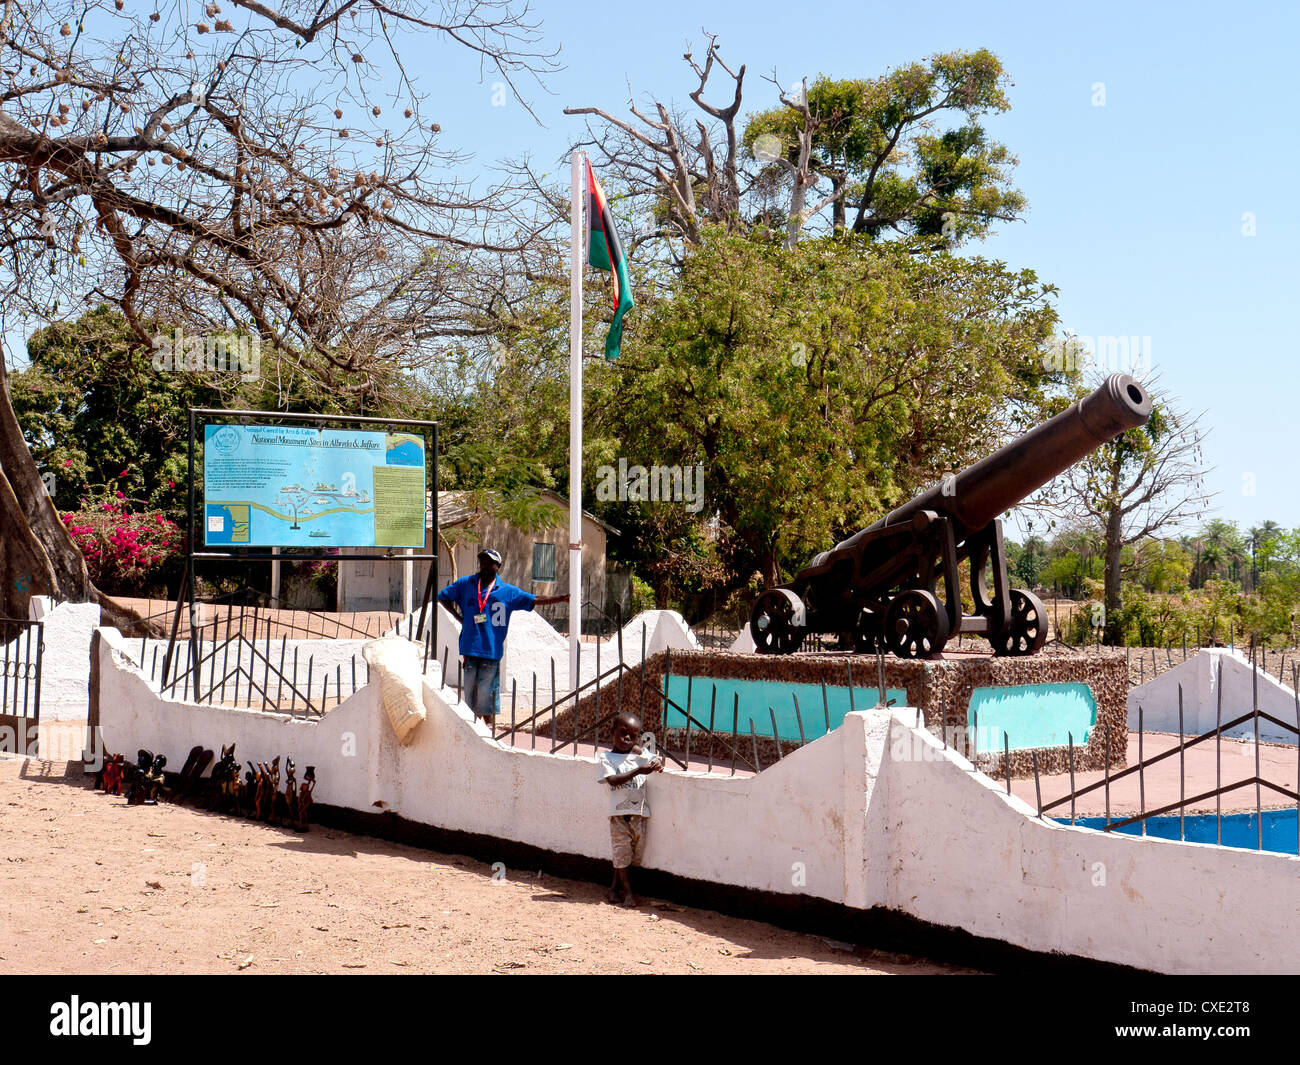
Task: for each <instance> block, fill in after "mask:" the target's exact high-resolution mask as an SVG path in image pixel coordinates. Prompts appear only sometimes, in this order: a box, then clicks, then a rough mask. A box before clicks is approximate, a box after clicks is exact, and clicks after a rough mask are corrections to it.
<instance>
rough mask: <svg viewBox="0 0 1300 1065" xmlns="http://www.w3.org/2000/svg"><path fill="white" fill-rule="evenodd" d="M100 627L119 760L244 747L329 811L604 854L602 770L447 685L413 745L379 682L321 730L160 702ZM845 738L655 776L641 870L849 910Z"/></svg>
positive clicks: (103, 716)
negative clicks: (779, 755) (753, 770)
mask: <svg viewBox="0 0 1300 1065" xmlns="http://www.w3.org/2000/svg"><path fill="white" fill-rule="evenodd" d="M100 631H101V633H102V634H103V643H102V645H101V655H100V677H101V688H100V728H101V733H102V737H103V746H104V748H105V749H106V750H108V751H109V752H112V753H119V752H122V753H125V754H127V756H128V757H130V756H131V755H133V754H134V752H135V751H136V749H137V748H140V747H145V748H147V749H149V750H152V751H154V752H155V753H163V754H166V755H167V757H168V759H169V760H171V764H172V766H173V767H175V768H179V764H180V762H183V760H184V758H185V756H186V755H187V754H188V752H189V750H190V748H191V747H193V746H195V745H196V744H200V743H201V744H203V745H204V746H206V747H209V748H211V749H212V750H213V751H214V752H218V753H219V751H220V748H221V745H223V744H228V743H231V742H235V743H236V745H237V747H236V754H237V755H238V756H239V758H240V759H241V761H242V762H244V763H247V762H248V761H249V760H253V761H269V760H270V759H271V758H273V757H275V756H276V755H277V754H279V755H287V756H289V757H292V758H293V759H294V761H295V763H297V765H298V767H299V779H301V774H302V771H303V767H304V766H306V765H308V764H310V765H315V766H316V775H317V779H318V781H319V783H318V785H317V789H316V798H317V800H318V801H320V802H326V803H330V804H333V805H337V806H344V807H349V808H351V809H356V810H363V811H372V812H373V810H374V809H376V808H378V809H384V810H390V811H393V812H395V813H398V814H400V815H401V816H403V817H405V818H408V819H410V820H412V821H418V822H421V823H424V824H429V825H435V826H437V827H440V828H448V829H457V830H460V831H465V832H478V833H483V834H486V835H491V836H496V837H499V838H502V839H510V840H516V841H518V842H522V843H528V844H531V845H533V846H537V847H543V848H546V849H549V850H555V851H559V852H562V853H568V854H581V855H586V856H588V857H592V858H608V857H609V853H610V850H609V848H610V842H609V814H608V805H607V803H608V791H607V786H606V785H602V784H601V783H600V782H599V781H598V779H597V767H596V762H595V760H594V759H592V758H589V757H563V756H554V755H549V754H542V753H541V752H536V751H531V750H521V749H514V748H510V747H504V746H502V745H500V744H498V743H496V742H495V741H494V740H492V739H490V738H489V736H488V732H487V730H486V728H485V727H484V726H483V725H482V724H480V723H478V722H477V721H475V720H474V719H473V715H472V714H471V712H470V710H469V708H468V707H466V706H465V705H464V704H463V703H457V702H456V701H455V693H454V690H452V689H450V688H439V687H438V686H437V685H436V682H434V683H426V684H425V688H424V701H425V706H426V708H427V710H428V712H429V716H428V718H427V720H426V721H425V722H424V724H422V725H421V726H419V728H418V729H417V730H416V732H415V734H414V737H413V738H412V741H411V743H410V744H409V745H408V746H406V747H403V746H401V745H400V744H399V743H398V742H397V738H396V736H395V735H394V734H393V731H392V729H391V727H390V726H389V724H388V720H387V717H386V716H385V715H384V712H383V709H382V707H381V705H380V704H379V700H378V698H377V695H376V692H377V690H378V686H377V685H374V686H371V687H369V688H366V689H364V690H362V691H359V692H357V694H356V695H355V696H352V697H351V698H349V699H348V700H347V701H346V702H344V703H343V704H342V705H340V706H338V707H336V708H334V709H331V710H330V711H328V712H327V713H326V714H325V715H324V716H323V717H322V718H320V719H319V720H311V721H308V720H304V719H302V718H297V719H295V718H291V717H289V716H287V715H283V714H270V713H262V712H259V711H253V710H238V709H229V708H224V707H210V706H206V705H204V706H197V705H194V704H188V703H184V702H179V701H175V700H166V699H162V698H160V697H159V696H158V694H157V693H156V692H154V691H153V690H152V689H151V688H150V687H149V685H148V683H147V681H146V680H145V678H144V677H143V676H142V675H141V674H140V671H139V670H138V669H136V668H135V666H134V665H133V660H132V658H131V657H130V656H129V654H128V653H126V652H127V648H126V647H125V643H126V641H124V639H123V637H121V636H120V634H118V632H117V631H116V630H115V629H101V630H100ZM855 737H856V739H855ZM846 742H848V743H850V744H851V745H856V746H857V747H859V748H860V746H861V743H862V737H861V726H860V723H854V724H853V726H851V727H850V728H847V729H841V730H838V731H836V732H834V733H832V734H831V735H829V736H826V737H823V738H822V739H819V740H817V741H816V742H814V743H811V744H809V745H808V746H807V747H805V748H803V749H802V750H800V751H798V752H796V753H794V754H792V755H789V756H787V757H786V758H785V760H784V761H782V762H781V763H780V764H778V765H777V766H775V767H773V768H772V769H769V770H767V771H766V772H764V773H763V774H761V775H760V776H758V777H749V778H744V777H742V778H729V777H719V776H713V777H710V776H707V775H705V774H697V773H690V774H687V773H664V774H661V775H656V776H655V777H654V778H653V779H652V781H651V783H650V787H651V808H652V810H653V818H652V821H651V826H650V833H649V837H648V840H647V849H646V864H647V865H649V866H653V867H655V868H658V869H664V870H667V871H669V872H672V873H678V874H680V875H682V876H689V877H695V878H699V879H704V880H713V881H718V882H722V883H731V884H737V885H740V886H742V887H750V888H759V889H762V890H767V891H778V892H788V893H808V894H814V895H817V896H818V897H821V898H826V899H830V900H832V901H836V902H843V901H845V895H844V890H845V889H844V858H843V854H844V847H845V836H846V833H847V834H849V835H853V834H855V833H856V834H860V831H861V829H860V825H859V824H857V823H850V824H849V825H848V828H847V829H846V827H845V825H846V821H845V819H844V818H843V817H842V816H840V814H839V807H840V804H841V803H842V801H843V796H844V788H845V783H844V773H845V766H846V762H847V764H848V765H849V766H850V767H853V766H857V769H856V770H855V772H856V774H857V776H858V777H859V778H860V777H861V766H860V765H857V763H858V762H860V759H859V760H856V761H855V760H854V759H852V758H850V759H847V760H846V758H845V744H846ZM857 790H859V791H860V790H861V788H860V787H859V788H857ZM858 849H861V847H860V844H859V848H858ZM795 863H802V866H797V865H796V864H795Z"/></svg>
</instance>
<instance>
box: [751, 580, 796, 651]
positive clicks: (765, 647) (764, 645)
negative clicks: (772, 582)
mask: <svg viewBox="0 0 1300 1065" xmlns="http://www.w3.org/2000/svg"><path fill="white" fill-rule="evenodd" d="M802 613H803V604H802V603H801V602H800V601H799V597H798V596H797V595H795V594H794V592H791V591H789V590H787V589H785V588H772V589H770V590H768V591H766V592H764V593H763V594H762V595H760V596H759V597H758V599H756V600H755V601H754V609H753V611H752V612H751V613H750V615H749V632H750V635H751V636H753V637H754V648H755V650H757V651H758V653H759V654H764V655H788V654H793V653H794V652H795V651H797V650H799V647H800V645H801V644H802V643H803V638H804V634H805V633H806V632H807V631H808V630H807V629H805V628H804V626H803V625H802V624H799V623H797V622H796V621H795V618H796V617H798V616H801V615H802Z"/></svg>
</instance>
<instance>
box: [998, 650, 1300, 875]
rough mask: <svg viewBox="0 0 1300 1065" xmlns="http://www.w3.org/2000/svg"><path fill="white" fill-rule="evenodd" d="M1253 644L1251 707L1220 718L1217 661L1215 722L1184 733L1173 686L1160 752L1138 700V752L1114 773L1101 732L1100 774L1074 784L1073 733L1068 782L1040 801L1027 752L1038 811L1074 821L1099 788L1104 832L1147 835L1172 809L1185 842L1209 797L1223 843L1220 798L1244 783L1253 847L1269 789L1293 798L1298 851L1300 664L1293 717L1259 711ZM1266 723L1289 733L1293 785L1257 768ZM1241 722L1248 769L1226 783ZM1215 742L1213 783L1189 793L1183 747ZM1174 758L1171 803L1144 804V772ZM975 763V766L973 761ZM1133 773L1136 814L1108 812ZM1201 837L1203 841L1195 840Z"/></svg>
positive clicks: (1258, 842) (1259, 844)
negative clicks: (1174, 734)
mask: <svg viewBox="0 0 1300 1065" xmlns="http://www.w3.org/2000/svg"><path fill="white" fill-rule="evenodd" d="M1256 652H1257V649H1256V648H1255V647H1254V646H1252V647H1251V649H1250V664H1251V669H1252V692H1251V703H1252V705H1251V709H1250V710H1248V711H1246V712H1244V713H1240V714H1237V715H1236V716H1234V717H1232V718H1230V719H1229V720H1227V721H1225V720H1224V719H1223V683H1222V680H1223V676H1222V675H1223V664H1222V662H1220V663H1218V665H1217V669H1216V671H1215V678H1214V690H1215V693H1216V706H1215V727H1214V728H1213V729H1210V730H1209V731H1207V732H1203V733H1201V734H1199V735H1195V736H1190V737H1189V736H1187V735H1185V734H1184V731H1183V727H1184V710H1183V687H1182V685H1181V684H1180V685H1178V742H1177V743H1176V744H1175V745H1174V746H1173V747H1171V748H1169V749H1167V750H1164V751H1161V752H1159V753H1157V754H1154V755H1151V756H1150V757H1147V756H1146V752H1145V750H1144V747H1145V740H1146V724H1145V711H1144V709H1143V707H1142V705H1141V704H1140V703H1139V705H1138V721H1137V742H1138V756H1137V762H1136V763H1135V764H1133V765H1131V766H1127V767H1126V768H1124V769H1121V770H1119V771H1118V772H1114V771H1112V767H1111V746H1110V734H1109V732H1107V733H1106V734H1105V744H1104V766H1103V771H1102V779H1101V780H1098V781H1095V782H1093V783H1091V784H1087V785H1084V786H1082V787H1078V786H1076V783H1075V747H1074V737H1073V736H1072V735H1071V736H1069V737H1068V741H1069V742H1068V751H1067V757H1068V766H1069V774H1070V786H1069V790H1068V791H1067V792H1066V794H1064V795H1062V796H1060V797H1059V798H1056V799H1052V800H1050V801H1048V802H1044V801H1043V797H1042V779H1041V775H1040V773H1039V766H1038V759H1037V752H1032V755H1033V757H1032V768H1033V775H1034V797H1035V808H1036V811H1037V815H1038V816H1039V817H1043V816H1045V815H1047V814H1049V813H1050V812H1051V811H1061V810H1063V808H1064V807H1065V806H1066V805H1067V804H1068V805H1069V821H1070V824H1072V825H1073V824H1075V823H1076V822H1077V821H1078V820H1079V819H1080V815H1079V813H1078V802H1079V800H1080V799H1081V798H1083V797H1085V796H1088V795H1092V794H1094V793H1096V792H1098V791H1101V792H1102V793H1103V802H1104V806H1103V814H1102V818H1101V822H1102V823H1101V830H1102V831H1104V832H1118V831H1122V830H1123V829H1125V828H1128V827H1129V826H1131V825H1140V826H1141V832H1142V834H1143V835H1146V834H1147V824H1148V822H1150V821H1152V819H1155V818H1164V817H1170V816H1172V814H1173V813H1174V811H1177V813H1178V839H1179V840H1180V841H1186V839H1187V819H1188V817H1189V816H1195V814H1194V813H1193V814H1191V815H1189V813H1188V809H1189V807H1191V808H1195V807H1198V806H1200V805H1201V804H1203V803H1208V802H1209V801H1210V800H1211V799H1213V800H1214V817H1215V843H1216V844H1218V845H1222V843H1223V817H1224V814H1223V797H1224V796H1225V795H1229V794H1231V793H1232V792H1236V791H1239V790H1241V789H1243V788H1253V789H1254V797H1255V803H1254V806H1255V810H1254V825H1255V832H1256V838H1255V849H1256V850H1263V849H1264V814H1265V808H1264V804H1263V796H1264V793H1265V792H1270V793H1272V794H1274V795H1277V796H1280V797H1281V798H1283V799H1285V800H1286V801H1287V802H1288V803H1294V804H1295V809H1296V844H1295V847H1296V853H1297V854H1300V663H1292V667H1291V669H1292V675H1291V681H1292V684H1291V686H1292V689H1293V696H1294V698H1295V721H1294V722H1290V721H1284V720H1282V719H1281V718H1278V717H1276V716H1275V715H1273V714H1270V713H1268V712H1266V711H1264V710H1261V709H1260V705H1259V678H1260V676H1261V675H1264V674H1263V672H1262V670H1261V669H1260V668H1259V665H1258V663H1257V660H1256ZM1264 723H1268V724H1271V725H1273V726H1275V727H1276V728H1277V729H1279V730H1281V732H1282V734H1283V735H1285V736H1287V737H1289V739H1288V740H1287V741H1286V743H1287V744H1289V745H1291V746H1292V748H1293V749H1294V750H1295V752H1296V768H1295V776H1294V779H1295V789H1294V790H1292V789H1291V788H1290V787H1287V786H1285V785H1284V784H1281V783H1279V782H1278V781H1276V780H1270V779H1269V778H1268V777H1267V776H1265V775H1264V774H1263V773H1262V772H1261V769H1260V727H1261V725H1262V724H1264ZM1243 725H1250V729H1249V732H1248V736H1249V738H1250V740H1252V741H1253V746H1254V752H1253V753H1254V765H1253V772H1252V773H1250V774H1249V775H1247V776H1244V777H1241V778H1239V779H1237V780H1233V781H1229V782H1227V783H1225V782H1224V780H1223V737H1224V734H1225V733H1226V732H1230V731H1231V730H1233V729H1237V728H1240V727H1241V726H1243ZM1003 738H1004V756H1003V768H1004V771H1005V775H1006V790H1007V794H1011V759H1010V753H1011V752H1010V744H1009V740H1008V739H1007V736H1006V733H1005V732H1004V733H1003ZM1210 742H1213V743H1214V755H1215V784H1214V787H1213V788H1209V789H1205V790H1202V791H1199V792H1197V793H1196V794H1194V795H1188V794H1187V764H1186V761H1187V752H1188V751H1189V750H1191V749H1193V748H1195V747H1199V746H1201V745H1202V744H1208V743H1210ZM1175 757H1176V758H1177V759H1178V800H1177V801H1176V802H1167V803H1163V804H1161V805H1158V806H1156V807H1154V808H1150V809H1148V808H1147V801H1146V797H1147V788H1146V775H1147V773H1148V772H1149V771H1150V770H1151V769H1152V767H1154V766H1157V765H1160V764H1162V763H1166V762H1168V761H1170V760H1171V759H1173V758H1175ZM976 768H977V769H978V768H980V767H979V765H978V763H976ZM1133 776H1136V777H1137V780H1138V810H1137V812H1136V813H1127V814H1125V815H1123V816H1114V817H1113V816H1112V805H1111V789H1112V787H1113V786H1114V785H1115V784H1116V783H1118V782H1119V781H1122V780H1126V779H1129V778H1132V777H1133ZM1056 816H1058V817H1060V819H1061V820H1064V816H1063V814H1057V815H1056ZM1197 842H1202V841H1199V840H1198V841H1197Z"/></svg>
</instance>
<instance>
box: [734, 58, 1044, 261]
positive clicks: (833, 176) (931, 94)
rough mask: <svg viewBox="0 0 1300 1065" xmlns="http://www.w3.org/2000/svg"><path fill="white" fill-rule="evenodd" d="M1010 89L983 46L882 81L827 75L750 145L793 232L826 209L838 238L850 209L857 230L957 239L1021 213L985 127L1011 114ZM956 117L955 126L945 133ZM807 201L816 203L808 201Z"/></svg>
mask: <svg viewBox="0 0 1300 1065" xmlns="http://www.w3.org/2000/svg"><path fill="white" fill-rule="evenodd" d="M1006 81H1007V76H1006V73H1005V72H1004V70H1003V68H1002V64H1001V62H1000V61H999V60H998V58H997V57H996V56H995V55H993V53H992V52H989V51H988V50H987V49H980V50H979V51H976V52H949V53H946V54H943V55H936V56H934V57H932V58H931V59H929V60H928V61H927V62H924V63H910V64H908V65H906V66H903V67H899V68H897V69H895V70H891V71H889V72H888V73H886V74H884V75H882V76H880V77H877V78H870V79H839V80H837V79H832V78H828V77H825V76H822V77H819V78H817V79H816V80H815V81H813V82H812V83H811V84H806V85H805V86H802V87H799V88H795V89H791V90H789V91H787V92H784V93H782V94H781V104H780V106H778V107H774V108H771V109H770V110H767V111H763V112H760V113H759V114H757V115H755V116H753V117H752V118H751V119H750V120H749V122H748V123H747V124H746V126H745V130H744V136H743V140H744V144H745V147H746V148H747V149H749V152H750V155H751V156H752V157H755V158H756V160H757V161H758V162H760V163H763V162H766V163H767V164H768V165H769V166H770V167H772V168H774V169H775V170H776V171H777V172H778V174H777V175H774V176H775V177H776V178H777V181H778V182H779V183H780V184H781V185H782V187H787V186H789V187H792V190H793V195H792V201H791V209H790V210H789V211H788V216H789V219H790V227H791V232H792V233H796V232H797V230H798V228H799V227H800V226H802V225H803V224H804V222H805V220H806V219H808V218H811V217H814V216H815V215H817V214H818V213H820V211H822V210H824V209H826V208H827V207H829V208H830V210H831V216H832V226H833V228H834V230H835V231H837V232H838V231H841V230H843V229H845V227H846V226H849V225H850V223H849V221H848V216H849V213H850V212H851V213H852V215H853V220H852V223H851V229H852V231H853V232H854V233H865V234H868V235H879V234H882V233H884V232H886V231H889V230H894V231H897V232H900V233H914V234H920V235H925V236H934V237H938V236H943V237H945V238H946V239H947V240H948V241H949V242H950V243H957V242H959V241H961V240H965V239H968V238H971V237H980V236H983V235H984V234H985V233H987V231H988V229H989V227H990V226H991V225H992V223H993V222H994V221H995V220H998V219H1001V220H1006V221H1009V220H1012V219H1014V218H1016V217H1018V216H1019V214H1020V212H1021V211H1022V210H1023V209H1024V206H1025V200H1024V197H1023V196H1022V195H1021V194H1020V192H1018V191H1017V190H1016V189H1014V188H1013V187H1012V186H1011V182H1010V171H1011V168H1012V167H1014V165H1015V162H1016V160H1015V158H1014V156H1012V155H1011V153H1010V152H1009V151H1008V150H1007V148H1006V147H1005V146H1003V145H1001V144H998V143H997V142H995V141H991V140H990V139H989V137H988V134H987V132H986V130H985V129H984V127H983V126H982V125H981V124H980V119H981V118H982V117H983V116H984V115H986V114H989V113H997V112H1000V111H1006V110H1007V109H1008V108H1009V107H1010V103H1009V102H1008V101H1007V97H1006V94H1005V92H1004V86H1005V84H1006ZM950 118H955V119H956V120H957V121H958V123H959V124H958V125H955V126H952V127H950V128H947V129H943V128H941V125H940V123H941V122H942V121H943V120H945V119H950ZM778 147H779V150H774V149H778ZM758 184H759V187H762V185H763V183H762V182H759V183H758ZM810 193H812V194H813V195H816V196H817V200H816V202H815V203H813V204H811V205H810V204H809V203H808V200H809V194H810Z"/></svg>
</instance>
